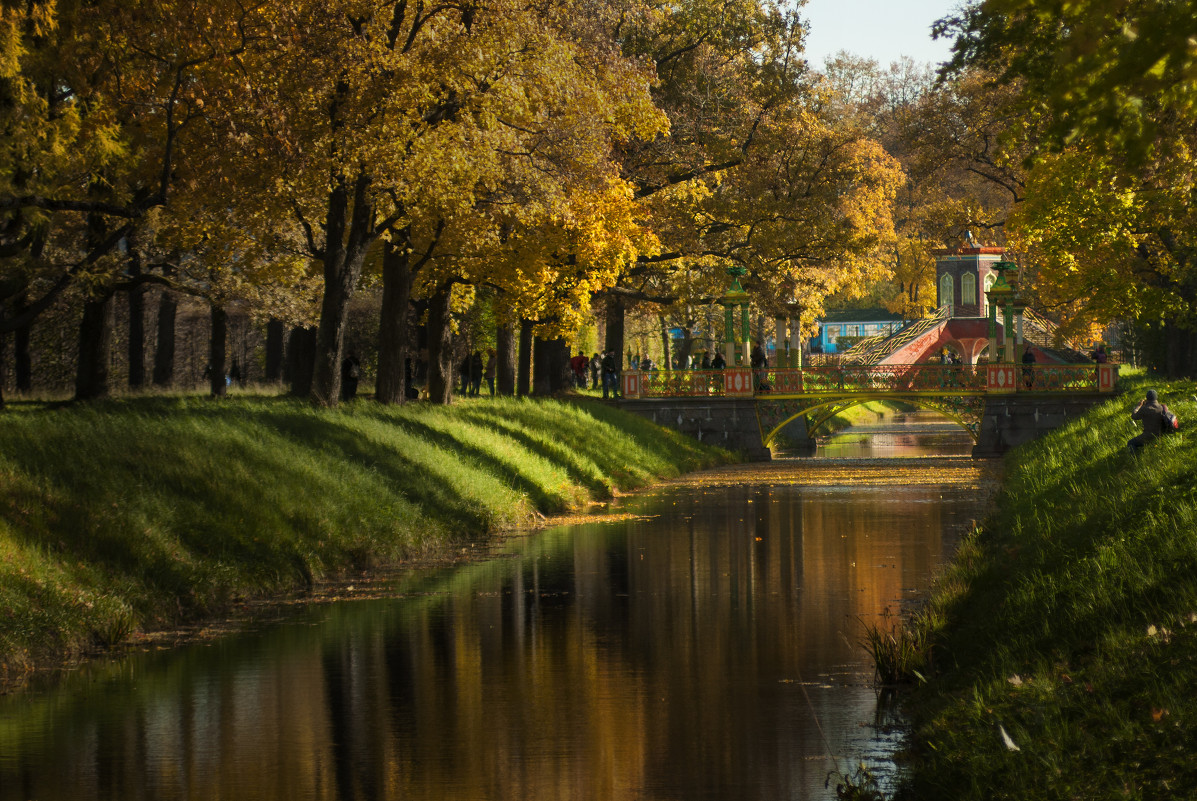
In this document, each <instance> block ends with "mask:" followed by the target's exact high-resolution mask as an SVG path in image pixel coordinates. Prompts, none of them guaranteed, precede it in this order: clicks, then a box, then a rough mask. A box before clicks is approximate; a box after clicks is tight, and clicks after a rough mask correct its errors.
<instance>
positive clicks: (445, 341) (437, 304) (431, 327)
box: [428, 284, 453, 405]
mask: <svg viewBox="0 0 1197 801" xmlns="http://www.w3.org/2000/svg"><path fill="white" fill-rule="evenodd" d="M452 289H453V287H452V286H451V285H450V284H444V285H443V286H441V287H439V288H438V289H437V290H436V293H435V294H434V295H433V296H432V297H431V298H430V299H429V303H428V400H430V401H431V402H433V403H439V404H442V405H447V404H449V403H452V402H453V329H452V326H451V325H450V323H451V317H450V315H451V314H452V310H451V309H450V306H449V301H450V299H451V297H452V294H453V292H452Z"/></svg>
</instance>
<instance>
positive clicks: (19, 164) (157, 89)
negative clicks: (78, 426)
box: [0, 0, 247, 398]
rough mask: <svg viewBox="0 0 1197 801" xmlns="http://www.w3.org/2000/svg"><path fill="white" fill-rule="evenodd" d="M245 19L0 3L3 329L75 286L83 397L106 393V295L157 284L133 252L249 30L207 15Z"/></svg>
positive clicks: (197, 8)
mask: <svg viewBox="0 0 1197 801" xmlns="http://www.w3.org/2000/svg"><path fill="white" fill-rule="evenodd" d="M245 13H246V6H245V5H244V4H241V3H235V2H231V3H228V4H225V3H221V2H215V3H211V2H205V3H198V2H189V0H179V1H178V2H170V3H163V2H152V3H151V2H140V0H133V1H132V2H119V3H118V2H103V1H101V2H93V3H57V4H52V3H36V2H34V3H23V4H20V5H19V6H18V5H16V4H8V3H6V4H5V5H4V6H3V14H4V16H3V26H4V27H3V33H4V39H3V46H4V48H5V55H6V58H5V59H4V60H3V63H4V65H5V66H4V74H3V75H0V83H2V84H3V93H4V95H5V102H3V103H0V114H3V115H5V116H6V117H7V120H6V123H7V124H6V126H5V134H4V136H5V143H6V147H5V148H4V149H3V153H4V156H3V158H4V159H6V160H7V162H8V163H6V164H5V167H7V169H5V170H4V171H3V172H4V175H5V176H6V177H5V179H4V181H5V183H4V184H3V185H2V186H0V212H2V213H3V214H4V224H3V233H0V238H2V239H3V248H2V249H0V259H3V262H2V264H0V266H2V269H3V279H4V292H3V299H2V300H3V302H4V304H5V305H6V307H8V309H7V311H8V312H9V313H8V314H7V315H6V319H5V320H4V321H3V322H2V323H0V327H2V328H3V329H4V330H11V329H12V328H14V327H17V326H21V325H25V324H27V323H28V322H29V321H30V320H32V319H34V318H35V317H36V315H38V314H39V313H41V311H42V310H44V309H45V308H47V307H48V306H49V305H50V304H51V303H52V302H53V301H54V300H55V299H56V298H57V297H58V296H59V295H60V294H61V293H62V292H63V291H64V290H65V289H66V288H67V287H68V286H71V285H80V286H81V287H82V288H83V289H84V290H85V292H86V294H87V297H88V300H87V301H86V305H85V309H84V315H83V320H84V323H83V329H82V330H81V332H80V367H79V375H78V381H77V387H76V395H77V396H78V397H80V398H87V397H93V396H96V395H101V394H104V393H106V392H107V382H106V377H105V375H104V365H105V362H106V358H107V354H106V353H105V352H104V342H105V340H106V338H107V333H106V330H105V327H106V325H107V319H108V316H109V315H108V312H107V306H108V302H109V299H110V298H111V296H112V294H113V292H115V291H117V290H118V289H120V288H121V287H122V286H131V285H135V284H136V283H138V282H141V281H144V280H150V279H151V278H152V276H151V275H149V274H147V273H143V272H142V271H141V270H140V269H139V265H140V264H141V263H142V262H141V260H140V259H138V258H136V255H137V254H136V253H135V252H134V251H133V249H135V248H137V247H138V246H139V243H140V242H141V241H143V239H144V238H145V236H146V231H145V228H146V221H147V218H148V216H149V215H150V213H151V212H152V211H153V210H155V209H159V208H161V207H163V206H164V205H166V204H167V203H168V201H169V199H170V196H171V193H172V192H173V190H174V183H175V180H176V178H177V174H178V173H177V170H178V169H179V167H180V163H181V154H183V153H185V152H186V151H187V148H188V146H189V140H188V136H189V132H190V131H191V130H193V129H194V125H195V122H196V121H197V120H198V119H199V118H200V117H201V115H202V113H203V112H202V89H201V87H202V86H203V85H204V83H205V72H206V71H207V70H209V69H210V68H211V67H212V65H214V64H216V63H219V62H221V61H222V60H223V59H226V58H228V57H229V56H230V54H232V53H235V52H237V51H238V50H239V49H241V48H243V47H244V46H245V43H246V35H247V32H246V30H245V29H243V28H238V27H236V26H229V27H225V28H220V27H217V28H212V26H210V25H209V24H208V23H209V22H210V19H211V17H212V16H217V17H221V16H225V17H229V16H231V17H233V18H236V17H238V16H242V17H243V16H244V14H245ZM131 267H136V268H137V269H131ZM97 344H98V345H99V347H95V346H96V345H97Z"/></svg>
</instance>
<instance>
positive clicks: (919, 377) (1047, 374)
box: [623, 362, 1118, 398]
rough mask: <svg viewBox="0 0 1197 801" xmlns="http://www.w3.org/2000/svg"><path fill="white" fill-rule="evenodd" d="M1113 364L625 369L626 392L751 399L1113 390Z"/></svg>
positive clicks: (640, 395)
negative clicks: (776, 396) (761, 397)
mask: <svg viewBox="0 0 1197 801" xmlns="http://www.w3.org/2000/svg"><path fill="white" fill-rule="evenodd" d="M1117 381H1118V365H1117V364H1035V365H1022V364H984V365H978V366H975V367H974V366H968V365H941V364H886V365H852V364H844V363H842V362H841V363H824V364H820V365H816V366H808V367H803V368H796V367H771V368H766V369H764V370H752V369H751V368H748V367H728V368H726V369H723V370H647V371H644V370H628V371H627V372H625V373H624V375H623V394H624V397H628V398H687V397H719V396H726V397H738V398H743V397H753V396H766V395H808V394H832V395H836V394H844V393H847V394H862V393H869V394H876V393H887V392H893V393H896V394H897V393H925V394H935V395H950V394H955V393H962V392H963V393H970V394H971V393H982V392H984V393H1011V392H1019V393H1023V392H1033V393H1092V392H1113V391H1114V385H1115V384H1116V383H1117Z"/></svg>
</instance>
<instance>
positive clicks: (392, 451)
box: [0, 397, 726, 674]
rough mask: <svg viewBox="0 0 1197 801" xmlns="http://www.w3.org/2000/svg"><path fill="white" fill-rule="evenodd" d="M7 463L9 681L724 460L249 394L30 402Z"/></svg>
mask: <svg viewBox="0 0 1197 801" xmlns="http://www.w3.org/2000/svg"><path fill="white" fill-rule="evenodd" d="M0 454H3V456H2V457H0V486H2V487H3V491H2V492H0V610H3V611H2V612H0V674H2V673H4V672H5V671H7V670H16V669H19V668H21V667H22V666H23V665H27V664H29V663H31V662H37V661H40V660H44V659H54V658H57V657H60V656H62V655H68V654H73V653H78V652H81V651H85V650H87V649H88V648H90V647H92V646H97V645H99V646H103V645H107V644H109V643H113V642H116V641H119V640H121V639H122V638H123V637H125V636H126V635H127V634H128V633H129V632H130V631H133V630H136V629H146V628H155V627H162V626H167V625H171V624H174V623H177V622H180V621H185V620H191V619H196V618H199V617H203V616H207V615H211V614H214V613H217V612H219V611H221V610H223V609H225V608H227V607H228V606H229V605H230V604H232V603H235V602H237V601H238V600H242V599H249V598H254V597H263V596H270V595H275V594H279V593H285V592H290V591H293V590H296V589H301V588H303V587H305V586H308V585H310V584H312V583H313V582H316V581H319V580H322V579H326V578H330V577H334V576H337V575H341V574H344V573H346V572H349V571H356V570H364V569H369V568H371V567H376V566H380V565H392V564H396V563H400V562H402V561H403V560H405V559H410V558H413V557H418V556H437V555H443V554H445V553H447V552H450V551H451V550H453V549H454V548H455V547H456V546H458V545H460V544H465V543H467V542H470V541H474V540H477V539H479V538H482V537H484V536H485V535H487V534H488V533H491V532H495V531H497V530H503V529H511V528H515V527H518V526H520V525H522V524H524V523H526V522H527V521H528V520H529V519H531V518H532V517H533V516H535V515H537V514H539V513H553V512H562V511H565V510H567V509H569V508H574V507H577V506H579V505H582V504H584V503H586V502H587V501H589V500H591V499H597V498H608V497H610V496H611V495H612V494H613V493H614V492H617V491H620V490H627V489H631V488H633V487H636V486H641V485H643V484H645V483H647V482H650V481H652V480H654V479H656V478H658V477H662V476H671V475H676V474H677V473H679V472H680V471H682V470H687V469H693V468H696V467H700V466H704V465H708V464H712V463H714V462H715V461H718V460H722V459H724V458H726V455H725V454H721V453H720V452H717V451H716V450H714V449H711V448H709V447H704V446H701V445H699V444H698V443H697V442H694V441H692V440H689V439H687V438H685V437H683V436H681V435H679V434H675V433H673V432H668V431H665V430H663V429H660V428H658V427H655V426H653V425H652V424H650V423H648V422H647V421H644V420H642V419H640V418H638V417H634V416H632V415H627V414H624V413H621V412H619V411H618V410H617V409H613V408H608V407H606V406H600V405H591V404H586V403H577V404H569V403H560V402H550V401H546V402H535V403H534V402H529V401H523V400H514V399H506V400H487V401H481V400H478V401H472V402H467V403H461V404H458V405H457V406H456V407H454V408H445V407H430V406H428V405H426V404H417V405H410V406H406V407H398V408H394V407H382V406H378V405H375V404H367V403H357V404H350V405H349V406H348V408H345V409H343V410H341V411H337V412H330V411H326V410H318V409H314V408H312V407H311V406H309V405H307V404H304V403H300V402H295V401H290V400H279V399H269V398H248V397H240V398H237V399H229V400H226V401H223V402H219V403H214V402H210V401H201V400H195V399H179V398H141V399H136V400H129V401H110V402H105V403H100V404H97V405H95V406H91V407H84V406H74V407H70V408H61V409H53V408H45V407H40V406H35V405H23V404H17V405H15V407H14V408H13V410H12V411H11V412H10V413H9V414H6V415H5V417H4V418H3V419H2V420H0Z"/></svg>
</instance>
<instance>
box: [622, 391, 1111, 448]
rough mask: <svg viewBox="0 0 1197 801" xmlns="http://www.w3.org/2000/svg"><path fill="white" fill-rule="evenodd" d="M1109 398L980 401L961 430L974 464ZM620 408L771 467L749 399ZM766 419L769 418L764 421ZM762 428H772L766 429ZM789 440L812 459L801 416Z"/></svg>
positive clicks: (644, 402)
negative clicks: (971, 422)
mask: <svg viewBox="0 0 1197 801" xmlns="http://www.w3.org/2000/svg"><path fill="white" fill-rule="evenodd" d="M1109 398H1110V395H1109V394H1099V393H1086V394H1075V395H1034V394H1026V395H991V396H989V397H987V398H985V399H984V407H983V409H982V410H981V412H980V419H979V422H978V423H977V424H976V427H975V430H969V428H967V427H962V430H965V431H969V433H970V434H972V435H973V438H974V441H975V442H976V444H975V445H974V446H973V451H972V455H973V456H974V457H975V458H995V457H1000V456H1002V455H1003V454H1005V453H1006V452H1007V451H1008V450H1010V449H1011V448H1014V447H1017V446H1018V445H1022V444H1023V443H1026V442H1030V441H1031V440H1033V439H1036V438H1038V437H1041V436H1043V435H1044V434H1046V433H1048V432H1049V431H1053V430H1055V429H1057V428H1059V427H1060V426H1062V425H1064V424H1065V423H1067V422H1068V421H1070V420H1072V419H1075V418H1077V417H1080V416H1081V415H1083V414H1084V413H1085V412H1086V411H1088V410H1089V409H1090V408H1091V407H1092V406H1094V405H1095V404H1097V403H1100V402H1102V401H1104V400H1108V399H1109ZM619 406H620V408H622V409H624V410H625V411H629V412H631V413H633V414H636V415H639V416H641V417H644V418H646V419H648V420H651V421H652V422H654V423H656V424H658V425H661V426H665V427H667V428H672V429H675V430H676V431H680V432H681V433H683V434H686V435H687V436H691V437H694V438H695V439H696V440H698V441H699V442H706V443H709V444H712V445H718V446H720V447H723V448H727V449H728V450H731V451H739V452H740V453H741V454H742V455H743V456H744V458H745V459H747V460H748V461H758V462H759V461H769V460H770V459H772V453H771V451H770V449H769V446H768V444H767V442H768V440H769V439H770V438H771V437H772V435H773V433H774V431H772V430H771V431H765V430H764V427H763V426H762V423H761V416H760V415H759V414H758V408H757V407H758V401H757V400H756V399H753V398H668V399H666V398H660V399H625V400H621V401H620V402H619ZM766 419H768V418H766ZM765 425H772V423H771V422H770V423H766V424H765ZM785 425H786V426H787V430H788V431H789V433H790V436H791V439H792V440H794V441H797V442H803V441H805V442H806V443H807V444H808V448H806V449H802V448H801V447H800V448H799V452H803V451H805V452H807V453H811V454H813V453H814V440H813V438H810V436H809V434H808V433H807V425H808V423H807V419H806V418H805V417H804V416H801V415H799V416H796V417H793V418H791V419H790V420H789V421H788V422H787V423H786V424H785Z"/></svg>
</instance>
